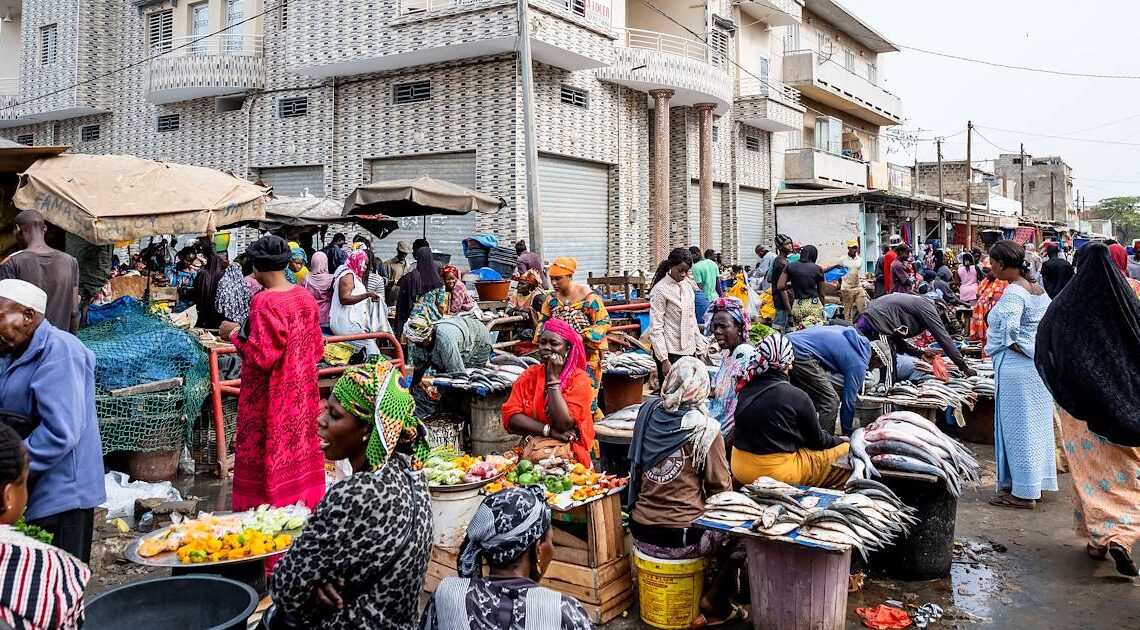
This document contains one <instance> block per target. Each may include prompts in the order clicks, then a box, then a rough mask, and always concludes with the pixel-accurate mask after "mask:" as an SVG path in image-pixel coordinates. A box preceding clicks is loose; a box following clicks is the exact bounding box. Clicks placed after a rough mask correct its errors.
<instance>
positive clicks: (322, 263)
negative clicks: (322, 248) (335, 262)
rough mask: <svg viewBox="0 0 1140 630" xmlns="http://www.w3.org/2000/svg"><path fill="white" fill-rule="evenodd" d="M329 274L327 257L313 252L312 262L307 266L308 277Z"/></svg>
mask: <svg viewBox="0 0 1140 630" xmlns="http://www.w3.org/2000/svg"><path fill="white" fill-rule="evenodd" d="M328 272H329V257H328V254H326V253H324V252H314V253H313V262H312V264H310V265H309V277H310V278H312V277H313V276H314V275H321V274H325V273H328Z"/></svg>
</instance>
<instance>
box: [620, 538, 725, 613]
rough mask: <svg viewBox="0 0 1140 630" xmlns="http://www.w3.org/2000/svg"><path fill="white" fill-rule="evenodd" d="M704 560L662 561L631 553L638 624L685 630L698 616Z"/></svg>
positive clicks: (703, 579)
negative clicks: (634, 570)
mask: <svg viewBox="0 0 1140 630" xmlns="http://www.w3.org/2000/svg"><path fill="white" fill-rule="evenodd" d="M708 562H709V560H708V558H697V559H695V560H665V559H662V558H654V557H652V556H647V555H645V554H643V553H641V552H640V551H638V550H637V549H634V550H633V564H634V566H636V567H637V594H638V598H639V600H640V602H641V620H642V621H644V622H645V623H647V624H649V625H651V626H653V627H654V628H664V629H665V630H674V629H677V630H680V629H683V628H689V627H690V626H691V625H692V621H693V618H694V617H696V616H697V615H698V614H700V602H701V595H702V594H703V593H704V587H705V567H706V566H708Z"/></svg>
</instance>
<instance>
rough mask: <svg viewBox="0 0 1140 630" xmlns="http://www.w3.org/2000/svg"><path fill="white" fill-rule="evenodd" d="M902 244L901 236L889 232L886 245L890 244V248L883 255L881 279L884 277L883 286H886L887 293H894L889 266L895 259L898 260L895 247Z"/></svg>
mask: <svg viewBox="0 0 1140 630" xmlns="http://www.w3.org/2000/svg"><path fill="white" fill-rule="evenodd" d="M902 244H903V240H902V237H901V236H899V235H898V234H891V238H890V239H889V240H888V241H887V245H888V246H890V250H888V251H887V253H886V254H884V255H883V272H884V276H883V279H884V282H885V283H886V284H885V287H886V292H887V293H894V291H893V290H892V285H893V284H894V283H893V282H892V279H891V267H892V266H893V265H894V264H895V261H896V260H898V258H899V253H898V251H897V249H896V248H898V247H899V246H900V245H902Z"/></svg>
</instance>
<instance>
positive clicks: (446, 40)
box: [286, 0, 614, 78]
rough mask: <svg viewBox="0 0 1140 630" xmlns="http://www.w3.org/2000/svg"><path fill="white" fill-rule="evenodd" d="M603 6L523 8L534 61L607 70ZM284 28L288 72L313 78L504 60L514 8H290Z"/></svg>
mask: <svg viewBox="0 0 1140 630" xmlns="http://www.w3.org/2000/svg"><path fill="white" fill-rule="evenodd" d="M609 2H610V0H530V5H529V6H530V8H531V10H530V19H531V21H530V27H531V28H530V41H531V54H532V56H533V58H534V60H535V61H537V62H540V63H544V64H547V65H551V66H555V67H558V68H562V69H565V70H589V69H593V68H601V67H604V66H607V65H609V64H610V63H611V62H612V61H613V38H614V35H613V32H612V31H611V30H610V4H609ZM289 23H290V26H289V29H287V30H286V37H287V61H286V67H287V69H288V70H289V71H290V72H296V73H298V74H304V75H307V76H311V77H318V78H322V77H330V76H350V75H356V74H366V73H372V72H386V71H390V70H395V69H399V68H407V67H411V66H420V65H426V64H438V63H444V62H448V61H456V60H460V59H470V58H473V57H485V56H488V55H497V54H502V53H510V52H513V51H515V50H516V48H517V39H518V19H517V5H516V3H515V2H514V0H398V1H396V2H382V3H360V2H355V1H354V0H294V1H293V2H292V3H291V4H290V6H289ZM345 24H352V25H353V29H351V31H345V30H344V25H345ZM338 42H339V43H338Z"/></svg>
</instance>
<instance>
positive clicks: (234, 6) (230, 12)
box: [224, 0, 253, 55]
mask: <svg viewBox="0 0 1140 630" xmlns="http://www.w3.org/2000/svg"><path fill="white" fill-rule="evenodd" d="M244 19H245V0H226V27H227V28H229V30H227V31H226V34H225V35H224V37H225V40H226V53H227V54H230V55H241V54H250V53H252V52H253V51H246V50H243V44H244V43H245V38H244V37H243V36H242V32H241V31H242V27H243V26H245V25H244V24H239V23H240V22H241V21H242V20H244Z"/></svg>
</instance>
